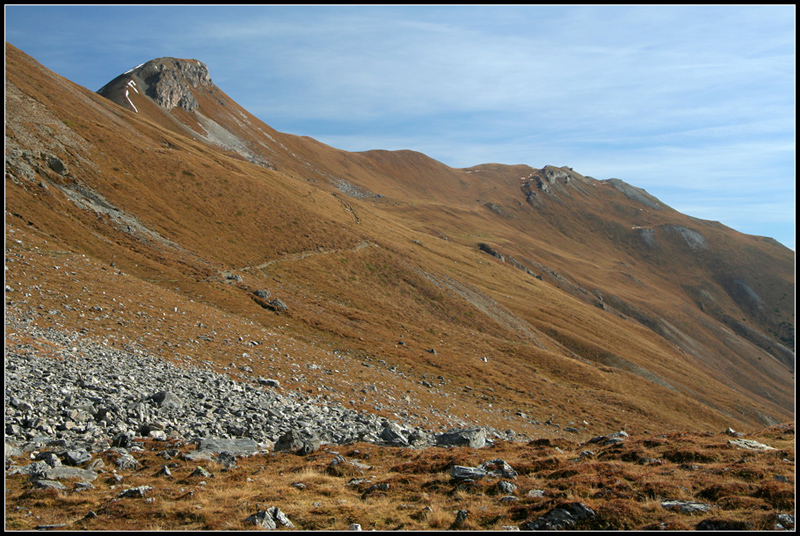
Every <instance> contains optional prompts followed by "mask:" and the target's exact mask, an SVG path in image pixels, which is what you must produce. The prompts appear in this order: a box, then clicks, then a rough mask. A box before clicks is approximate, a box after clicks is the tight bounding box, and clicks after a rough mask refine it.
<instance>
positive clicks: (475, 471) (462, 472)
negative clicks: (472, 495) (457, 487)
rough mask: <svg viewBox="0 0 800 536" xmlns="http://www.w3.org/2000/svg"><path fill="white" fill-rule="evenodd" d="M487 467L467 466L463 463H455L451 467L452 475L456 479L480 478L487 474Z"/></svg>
mask: <svg viewBox="0 0 800 536" xmlns="http://www.w3.org/2000/svg"><path fill="white" fill-rule="evenodd" d="M486 474H487V473H486V470H485V469H479V468H477V467H465V466H463V465H454V466H453V467H451V468H450V476H451V477H453V478H455V479H456V480H479V479H481V478H483V477H485V476H486Z"/></svg>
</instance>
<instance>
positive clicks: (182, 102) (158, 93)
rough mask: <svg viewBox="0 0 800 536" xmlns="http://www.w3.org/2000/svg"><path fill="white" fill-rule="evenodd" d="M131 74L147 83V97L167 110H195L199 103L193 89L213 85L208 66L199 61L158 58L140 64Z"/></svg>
mask: <svg viewBox="0 0 800 536" xmlns="http://www.w3.org/2000/svg"><path fill="white" fill-rule="evenodd" d="M132 74H135V75H136V76H137V77H138V78H139V79H140V80H141V82H143V83H144V88H145V94H146V95H147V96H148V97H150V98H151V99H153V100H154V101H155V102H156V103H157V104H158V105H159V106H161V107H162V108H164V109H165V110H167V111H169V110H172V109H173V108H176V107H180V108H182V109H184V110H186V111H187V112H191V111H193V110H195V109H196V108H197V106H198V104H197V99H195V97H194V94H193V93H192V88H198V87H203V86H205V87H209V86H211V85H212V82H211V75H209V73H208V67H206V65H205V64H204V63H202V62H200V61H197V60H182V59H177V58H158V59H154V60H151V61H148V62H147V63H144V64H142V65H140V66H139V67H137V68H136V69H134V70H133V72H132Z"/></svg>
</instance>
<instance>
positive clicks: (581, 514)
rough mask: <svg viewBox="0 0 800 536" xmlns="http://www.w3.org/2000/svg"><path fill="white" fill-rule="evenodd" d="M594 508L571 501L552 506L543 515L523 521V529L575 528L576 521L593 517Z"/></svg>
mask: <svg viewBox="0 0 800 536" xmlns="http://www.w3.org/2000/svg"><path fill="white" fill-rule="evenodd" d="M595 515H596V514H595V512H594V510H592V509H591V508H589V507H588V506H586V505H585V504H583V503H581V502H572V503H568V504H564V505H562V506H558V507H556V508H553V509H552V510H550V511H549V512H547V513H546V514H545V515H543V516H541V517H539V518H537V519H535V520H533V521H528V522H526V523H523V524H522V526H521V527H520V528H521V529H523V530H566V529H573V528H575V527H576V526H577V525H578V523H580V522H581V521H584V520H586V519H590V518H592V517H594V516H595Z"/></svg>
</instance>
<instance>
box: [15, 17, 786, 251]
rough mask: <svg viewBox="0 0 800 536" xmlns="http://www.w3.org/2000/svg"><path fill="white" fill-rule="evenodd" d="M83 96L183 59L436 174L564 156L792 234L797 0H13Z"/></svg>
mask: <svg viewBox="0 0 800 536" xmlns="http://www.w3.org/2000/svg"><path fill="white" fill-rule="evenodd" d="M5 17H6V18H5V31H6V41H7V42H9V43H11V44H13V45H14V46H16V47H18V48H20V49H21V50H22V51H23V52H26V53H27V54H30V55H31V56H33V57H34V58H35V59H36V60H38V61H39V62H40V63H42V64H43V65H44V66H45V67H47V68H49V69H51V70H53V71H55V72H56V73H58V74H60V75H62V76H65V77H66V78H69V79H70V80H72V81H73V82H76V83H78V84H80V85H82V86H84V87H86V88H89V89H92V90H97V89H99V88H100V87H102V86H103V85H104V84H105V83H106V82H108V81H109V80H111V79H112V78H114V77H115V76H117V75H118V74H121V73H122V72H124V71H127V70H128V69H130V68H131V67H134V66H136V65H138V64H140V63H143V62H145V61H148V60H150V59H153V58H157V57H162V56H175V57H180V58H193V59H198V60H200V61H202V62H204V63H205V64H206V65H208V67H209V71H210V73H211V77H212V79H213V81H214V83H215V84H216V85H217V86H218V87H219V88H220V89H222V90H223V91H224V92H225V93H227V94H228V95H229V96H230V97H231V98H233V99H234V100H236V101H237V102H238V103H239V104H241V105H242V106H244V107H245V108H246V109H247V110H249V111H250V112H252V113H253V114H254V115H256V116H257V117H259V118H260V119H262V120H263V121H264V122H265V123H267V124H268V125H270V126H272V127H273V128H276V129H277V130H279V131H282V132H290V133H293V134H301V135H306V136H311V137H312V138H315V139H317V140H319V141H322V142H323V143H326V144H328V145H332V146H334V147H337V148H339V149H345V150H348V151H362V150H368V149H413V150H416V151H420V152H423V153H425V154H427V155H429V156H431V157H433V158H435V159H437V160H439V161H441V162H444V163H445V164H447V165H450V166H453V167H469V166H473V165H476V164H481V163H488V162H498V163H503V164H528V165H531V166H533V167H543V166H544V165H546V164H551V165H556V166H565V165H566V166H570V167H572V168H573V169H575V171H578V172H579V173H582V174H584V175H588V176H591V177H594V178H597V179H607V178H612V177H614V178H619V179H622V180H624V181H626V182H628V183H630V184H633V185H634V186H638V187H640V188H644V189H646V190H647V191H648V192H650V193H651V194H653V195H655V196H656V197H658V198H659V199H661V200H662V201H663V202H664V203H666V204H668V205H670V206H672V207H673V208H675V209H677V210H680V211H681V212H684V213H686V214H689V215H691V216H695V217H698V218H702V219H708V220H717V221H721V222H722V223H724V224H725V225H728V226H730V227H733V228H734V229H736V230H738V231H741V232H744V233H748V234H756V235H763V236H770V237H773V238H775V239H777V240H778V241H780V242H781V243H783V244H784V245H786V246H787V247H790V248H792V249H794V242H795V233H794V228H795V125H796V123H795V112H796V109H795V88H796V86H795V76H796V71H795V47H796V41H795V31H796V30H795V6H794V5H773V6H755V5H754V6H740V5H729V6H691V5H683V6H657V5H650V6H536V5H531V6H518V5H511V6H474V5H466V6H425V5H422V6H402V5H401V6H380V5H378V6H233V7H231V6H224V7H223V6H13V5H10V6H9V5H6V7H5Z"/></svg>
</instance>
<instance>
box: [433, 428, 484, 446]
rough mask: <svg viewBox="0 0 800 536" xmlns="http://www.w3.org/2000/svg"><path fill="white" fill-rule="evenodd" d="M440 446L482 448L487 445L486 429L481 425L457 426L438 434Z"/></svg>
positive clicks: (437, 439)
mask: <svg viewBox="0 0 800 536" xmlns="http://www.w3.org/2000/svg"><path fill="white" fill-rule="evenodd" d="M436 444H437V445H440V446H452V447H471V448H481V447H485V446H486V445H487V441H486V430H484V429H483V428H481V427H473V428H457V429H452V430H448V431H447V432H445V433H443V434H439V435H437V436H436Z"/></svg>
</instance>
